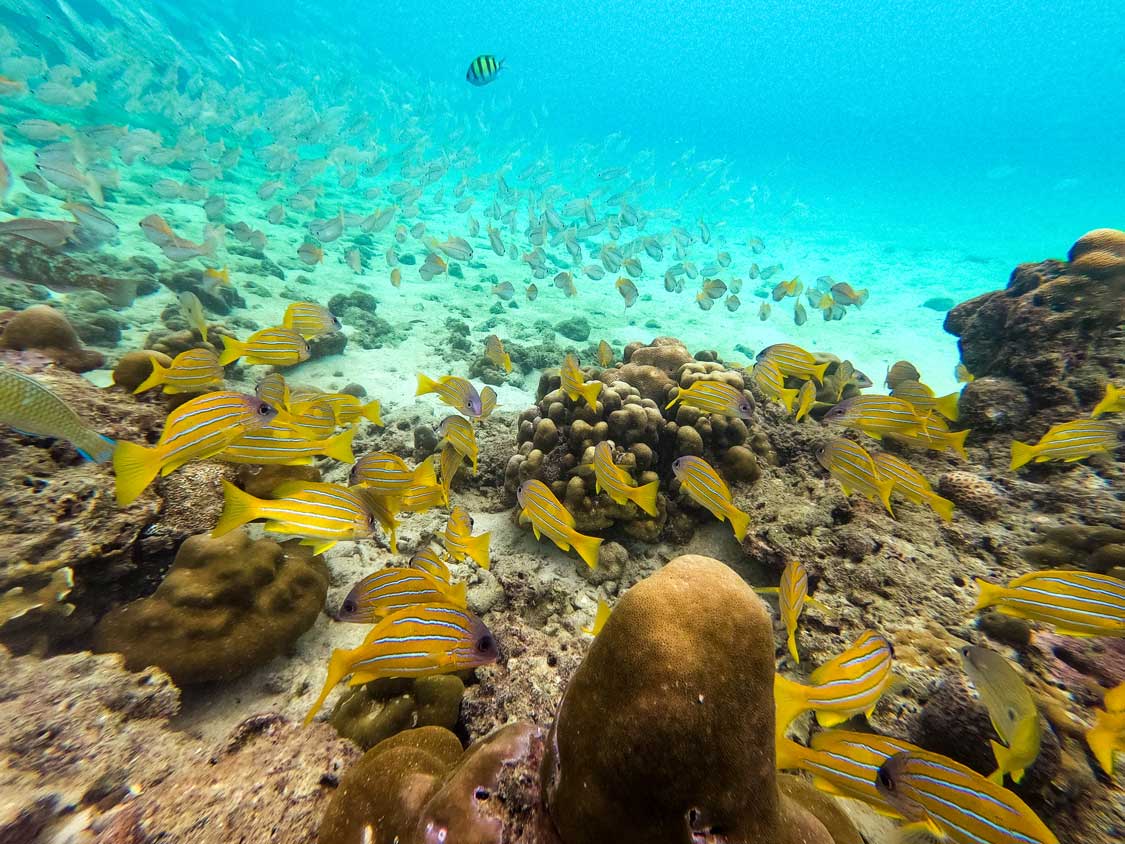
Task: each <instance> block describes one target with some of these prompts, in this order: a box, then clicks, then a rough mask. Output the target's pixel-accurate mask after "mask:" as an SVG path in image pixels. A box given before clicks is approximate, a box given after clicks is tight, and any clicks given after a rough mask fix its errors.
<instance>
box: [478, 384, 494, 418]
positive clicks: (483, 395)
mask: <svg viewBox="0 0 1125 844" xmlns="http://www.w3.org/2000/svg"><path fill="white" fill-rule="evenodd" d="M495 409H496V391H495V390H494V389H492V388H491V387H485V388H484V389H483V390H481V391H480V417H478V418H479V419H487V418H488V417H489V416H491V415H492V411H494V410H495Z"/></svg>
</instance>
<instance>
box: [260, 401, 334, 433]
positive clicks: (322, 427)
mask: <svg viewBox="0 0 1125 844" xmlns="http://www.w3.org/2000/svg"><path fill="white" fill-rule="evenodd" d="M275 427H278V428H289V429H290V430H292V431H295V432H296V433H298V434H302V435H303V436H306V437H308V438H309V439H314V440H322V439H326V438H327V437H330V436H332V434H334V433H335V432H336V415H335V414H334V413H333V412H332V408H331V407H329V406H328V405H327V404H321V403H320V402H319V401H313V402H302V403H301V404H298V405H295V406H294V405H291V406H290V408H287V409H285V410H282V411H280V412H279V413H278V417H277V422H276V423H275Z"/></svg>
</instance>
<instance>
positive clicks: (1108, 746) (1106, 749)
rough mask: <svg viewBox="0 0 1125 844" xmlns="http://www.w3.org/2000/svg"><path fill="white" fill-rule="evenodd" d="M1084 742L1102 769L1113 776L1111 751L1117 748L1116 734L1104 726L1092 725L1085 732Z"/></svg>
mask: <svg viewBox="0 0 1125 844" xmlns="http://www.w3.org/2000/svg"><path fill="white" fill-rule="evenodd" d="M1086 744H1088V745H1090V750H1091V751H1092V752H1093V754H1094V758H1095V759H1097V760H1098V764H1099V765H1101V766H1102V770H1103V771H1105V772H1106V773H1107V774H1109V775H1110V776H1113V753H1114V751H1115V750H1116V749H1117V734H1116V733H1115V732H1114V731H1112V730H1107V729H1105V728H1104V727H1093V728H1092V729H1090V730H1088V731H1087V732H1086Z"/></svg>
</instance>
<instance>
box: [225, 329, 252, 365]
mask: <svg viewBox="0 0 1125 844" xmlns="http://www.w3.org/2000/svg"><path fill="white" fill-rule="evenodd" d="M244 354H246V344H245V343H243V342H242V341H241V340H236V339H235V338H233V337H228V336H227V335H225V334H224V335H223V353H222V354H221V355H219V366H226V365H227V364H228V363H234V362H235V361H236V360H238V359H239V358H240V357H242V356H243V355H244Z"/></svg>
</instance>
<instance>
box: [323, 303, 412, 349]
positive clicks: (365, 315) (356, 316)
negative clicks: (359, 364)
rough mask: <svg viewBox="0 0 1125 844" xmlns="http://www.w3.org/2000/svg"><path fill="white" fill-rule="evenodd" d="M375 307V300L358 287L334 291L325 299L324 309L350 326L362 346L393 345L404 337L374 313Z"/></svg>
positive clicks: (371, 347) (373, 347)
mask: <svg viewBox="0 0 1125 844" xmlns="http://www.w3.org/2000/svg"><path fill="white" fill-rule="evenodd" d="M378 307H379V300H378V299H376V298H375V297H374V296H372V295H371V294H370V293H364V292H363V291H361V290H356V291H354V292H352V293H347V294H344V293H337V294H336V295H335V296H333V297H332V298H331V299H329V300H328V310H330V311H331V312H332V314H333V315H334V316H336V317H338V318H339V320H340V322H341V324H343V325H344V326H347V327H349V328H352V329H354V334H353V337H354V339H355V341H356V342H357V343H358V344H359V346H360V348H362V349H381V348H383V347H384V346H397V345H398V344H399V343H401V342H402V341H403V339H404V335H403V334H402V332H400V331H399V330H398V329H396V328H395V327H394V326H393V325H391V324H390V323H389V322H387V321H386V320H385V319H383V318H382V317H379V316H376V315H375V309H376V308H378Z"/></svg>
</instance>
